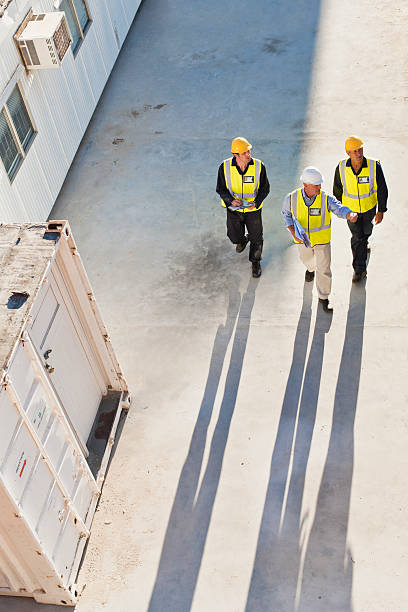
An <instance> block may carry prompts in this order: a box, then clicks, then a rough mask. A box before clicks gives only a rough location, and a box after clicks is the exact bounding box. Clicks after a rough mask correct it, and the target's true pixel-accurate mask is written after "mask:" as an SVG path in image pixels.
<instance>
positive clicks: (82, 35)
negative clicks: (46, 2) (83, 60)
mask: <svg viewBox="0 0 408 612" xmlns="http://www.w3.org/2000/svg"><path fill="white" fill-rule="evenodd" d="M66 1H67V2H68V3H69V5H70V6H71V10H72V14H73V17H74V20H75V23H76V26H77V28H78V32H79V36H80V41H79V42H78V45H77V47H76V49H75V51H74V50H73V48H72V43H71V51H72V54H73V56H74V58H75V57H76V56H77V53H78V51H79V50H80V48H81V46H82V43H83V42H84V40H85V36H86V35H87V33H88V30H89V28H90V26H91V24H92V18H91V12H90V10H89V6H88V2H87V0H82V2H83V3H84V7H85V10H86V13H87V15H88V21H87V24H86V26H85V28H84V29H82V26H81V22H80V21H79V17H78V13H77V10H76V6H75V2H74V0H66ZM56 5H57V6H56ZM60 5H61V3H60V1H58V2H56V3H55V4H54V6H56V8H58V9H60ZM61 10H62V9H61ZM65 19H66V21H67V24H68V19H67V17H66V16H65ZM68 28H69V25H68ZM70 33H71V38H73V34H72V32H70Z"/></svg>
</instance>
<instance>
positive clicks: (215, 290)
mask: <svg viewBox="0 0 408 612" xmlns="http://www.w3.org/2000/svg"><path fill="white" fill-rule="evenodd" d="M243 256H244V258H245V259H247V255H243ZM167 260H168V265H167V269H166V274H165V276H164V277H163V278H162V279H160V282H159V283H158V284H157V286H156V287H155V288H154V293H155V294H156V298H157V300H158V302H161V305H162V303H163V302H166V303H169V302H170V303H172V304H177V308H180V307H183V308H188V309H193V310H195V309H199V310H201V309H203V308H204V309H205V308H206V307H208V305H209V304H211V303H213V302H214V301H215V300H217V299H219V298H220V297H221V298H222V299H223V296H224V295H227V293H228V287H231V286H238V285H239V281H240V275H241V272H242V270H241V265H240V263H241V262H240V258H239V256H237V255H236V253H235V251H234V249H233V247H232V245H231V244H230V242H229V241H228V239H227V238H221V237H218V238H217V237H215V236H213V235H212V234H211V233H207V234H204V235H201V237H200V242H199V243H198V244H195V245H191V248H190V249H189V250H178V251H172V252H170V253H169V254H168V258H167ZM247 264H248V274H249V266H250V264H249V262H247Z"/></svg>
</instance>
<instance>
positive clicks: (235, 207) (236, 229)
mask: <svg viewBox="0 0 408 612" xmlns="http://www.w3.org/2000/svg"><path fill="white" fill-rule="evenodd" d="M251 149H252V145H251V144H250V143H249V142H248V141H247V139H246V138H242V137H238V138H234V140H233V141H232V145H231V153H232V155H233V157H230V158H228V159H226V160H224V161H223V162H222V164H221V165H220V167H219V169H218V178H217V188H216V190H217V193H218V195H219V196H220V197H221V200H222V205H223V206H224V207H225V208H226V209H227V236H228V238H229V239H230V240H231V242H232V243H233V244H236V245H237V246H236V249H235V250H236V252H237V253H242V251H243V250H244V249H245V247H246V245H247V244H248V242H249V243H250V246H249V261H250V262H252V276H253V277H254V278H259V277H260V276H261V273H262V269H261V263H260V262H261V258H262V257H261V256H262V246H263V228H262V210H261V209H262V203H263V201H264V199H265V198H266V196H267V195H268V193H269V181H268V177H267V176H266V169H265V166H264V164H263V163H262V162H261V160H259V159H255V158H251ZM245 228H246V229H247V231H248V235H247V236H246V235H245Z"/></svg>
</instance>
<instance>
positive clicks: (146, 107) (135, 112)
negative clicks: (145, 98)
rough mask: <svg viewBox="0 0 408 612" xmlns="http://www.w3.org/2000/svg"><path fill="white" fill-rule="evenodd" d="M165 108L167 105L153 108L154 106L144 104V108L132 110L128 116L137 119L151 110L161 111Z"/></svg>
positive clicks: (158, 105) (157, 105)
mask: <svg viewBox="0 0 408 612" xmlns="http://www.w3.org/2000/svg"><path fill="white" fill-rule="evenodd" d="M165 106H167V104H156V106H153V105H152V104H143V107H142V108H131V109H130V111H128V112H127V114H128V115H129V117H131V118H132V119H137V118H138V117H140V115H142V114H143V113H148V112H149V111H151V110H161V109H162V108H164V107H165Z"/></svg>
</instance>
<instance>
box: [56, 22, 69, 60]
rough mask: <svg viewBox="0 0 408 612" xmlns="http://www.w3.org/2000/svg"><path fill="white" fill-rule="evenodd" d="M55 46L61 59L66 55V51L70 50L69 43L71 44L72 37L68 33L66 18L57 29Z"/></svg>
mask: <svg viewBox="0 0 408 612" xmlns="http://www.w3.org/2000/svg"><path fill="white" fill-rule="evenodd" d="M53 39H54V44H55V48H56V50H57V53H58V57H59V59H60V61H62V58H63V57H64V55H65V53H66V52H67V50H68V47H69V45H70V44H71V37H70V35H69V33H68V28H67V24H66V23H65V19H63V20H62V21H61V25H60V26H59V28H58V29H57V30H56V31H55V34H54V36H53Z"/></svg>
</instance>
